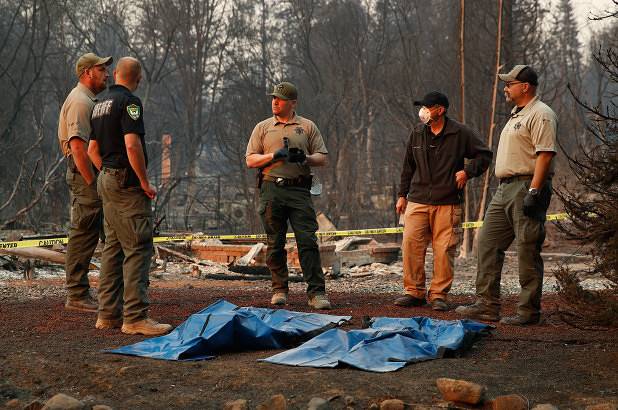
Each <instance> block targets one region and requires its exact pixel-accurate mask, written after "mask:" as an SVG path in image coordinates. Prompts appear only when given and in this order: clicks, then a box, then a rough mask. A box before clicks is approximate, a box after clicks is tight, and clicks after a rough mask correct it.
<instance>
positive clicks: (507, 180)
mask: <svg viewBox="0 0 618 410" xmlns="http://www.w3.org/2000/svg"><path fill="white" fill-rule="evenodd" d="M530 179H532V175H513V176H512V177H506V178H500V185H502V184H510V183H511V182H515V181H528V180H530Z"/></svg>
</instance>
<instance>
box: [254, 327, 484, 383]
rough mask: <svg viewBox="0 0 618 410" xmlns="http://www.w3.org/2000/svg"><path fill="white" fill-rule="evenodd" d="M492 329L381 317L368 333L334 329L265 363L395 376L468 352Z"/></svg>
mask: <svg viewBox="0 0 618 410" xmlns="http://www.w3.org/2000/svg"><path fill="white" fill-rule="evenodd" d="M490 328H491V326H489V325H485V324H482V323H477V322H473V321H469V320H454V321H450V320H437V319H431V318H427V317H412V318H406V319H399V318H388V317H380V318H375V319H373V320H372V323H371V326H370V328H368V329H363V330H351V331H348V332H346V331H344V330H341V329H331V330H329V331H327V332H324V333H322V334H321V335H319V336H316V337H314V338H313V339H311V340H309V341H308V342H306V343H304V344H302V345H301V346H299V347H297V348H295V349H291V350H288V351H285V352H282V353H279V354H277V355H274V356H272V357H269V358H267V359H263V360H262V361H264V362H268V363H276V364H285V365H291V366H307V367H336V366H338V365H349V366H352V367H356V368H358V369H362V370H368V371H373V372H390V371H395V370H398V369H400V368H402V367H404V366H405V365H406V364H408V363H413V362H419V361H424V360H431V359H437V358H440V357H443V356H444V355H445V354H448V353H451V354H452V353H455V352H458V351H463V350H465V349H467V348H469V347H470V346H471V344H472V343H473V342H474V341H475V340H476V339H477V338H478V337H479V336H480V335H481V334H483V333H485V332H486V331H487V330H488V329H490Z"/></svg>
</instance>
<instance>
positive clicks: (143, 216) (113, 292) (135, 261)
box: [97, 168, 154, 323]
mask: <svg viewBox="0 0 618 410" xmlns="http://www.w3.org/2000/svg"><path fill="white" fill-rule="evenodd" d="M124 180H125V178H124V170H109V169H107V168H104V169H103V172H101V174H100V175H99V179H98V185H97V188H98V190H99V193H100V194H101V199H102V200H103V213H104V219H105V221H104V225H105V247H104V248H103V254H102V257H101V275H100V278H99V317H100V318H102V319H119V318H120V317H121V316H122V317H123V319H124V322H125V323H133V322H137V321H139V320H142V319H145V318H146V317H148V307H149V305H150V303H149V300H148V285H149V279H148V275H149V271H150V261H151V259H152V255H153V251H154V248H153V244H152V210H151V208H150V207H151V205H150V203H151V201H150V198H148V197H147V196H146V194H144V191H143V190H142V189H141V188H140V187H129V188H124V187H123V181H124Z"/></svg>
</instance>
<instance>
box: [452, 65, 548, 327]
mask: <svg viewBox="0 0 618 410" xmlns="http://www.w3.org/2000/svg"><path fill="white" fill-rule="evenodd" d="M499 76H500V79H501V80H502V81H504V82H505V86H504V94H505V96H506V99H507V101H512V102H513V103H514V104H515V107H514V108H513V110H512V111H511V117H510V118H509V120H508V122H507V123H506V125H505V126H504V129H503V130H502V133H501V135H500V142H499V144H498V152H497V154H496V177H497V178H498V180H499V182H500V185H499V186H498V189H497V190H496V193H495V194H494V197H493V198H492V200H491V203H490V204H489V208H488V209H487V214H486V216H485V220H484V222H483V227H482V228H481V231H480V235H479V243H478V273H477V278H476V296H477V300H476V303H475V304H473V305H471V306H460V307H459V308H457V310H456V312H458V313H460V314H462V315H463V316H466V317H469V318H474V319H481V320H490V321H497V320H498V319H500V276H501V272H502V265H503V263H504V252H505V251H506V249H507V248H508V247H509V246H510V244H511V243H512V242H513V240H515V241H516V243H517V257H518V262H519V283H520V285H521V293H520V295H519V304H518V306H517V314H516V315H515V316H511V317H505V318H502V320H501V321H500V322H501V323H504V324H510V325H519V326H523V325H530V324H536V323H538V322H539V320H540V316H541V292H542V289H543V259H542V258H541V247H542V245H543V241H544V240H545V219H546V214H547V208H548V207H549V202H550V199H551V190H552V187H551V179H552V176H553V173H554V164H553V157H554V155H555V154H556V129H557V118H556V114H555V113H554V112H553V111H552V109H551V108H549V107H548V106H547V105H546V104H544V103H543V102H541V101H540V100H539V99H538V97H537V96H536V87H537V85H538V79H537V74H536V72H535V71H534V70H533V69H532V68H531V67H529V66H526V65H517V66H515V67H514V68H513V70H511V71H510V72H509V73H507V74H500V75H499Z"/></svg>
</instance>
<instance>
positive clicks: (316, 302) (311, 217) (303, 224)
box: [245, 82, 331, 309]
mask: <svg viewBox="0 0 618 410" xmlns="http://www.w3.org/2000/svg"><path fill="white" fill-rule="evenodd" d="M269 95H270V96H271V97H272V100H271V109H272V112H273V116H272V117H270V118H267V119H265V120H264V121H261V122H260V123H258V124H257V125H256V126H255V128H254V129H253V132H252V133H251V137H250V138H249V143H248V144H247V151H246V154H245V159H246V162H247V166H248V167H249V168H260V170H261V172H262V175H263V183H261V185H260V207H259V210H258V212H259V214H260V218H261V219H262V225H263V226H264V230H265V231H266V236H267V242H268V249H267V256H266V264H267V265H268V268H269V270H270V272H271V275H272V288H273V295H272V298H271V301H270V303H271V304H273V305H285V304H286V303H287V300H288V290H289V289H288V267H287V252H286V250H285V242H286V232H287V230H288V221H289V223H290V225H291V226H292V230H293V231H294V236H295V238H296V245H297V247H298V255H299V259H300V266H301V268H302V271H303V277H304V279H305V282H307V296H308V299H309V306H311V307H312V308H314V309H330V308H331V304H330V301H329V300H328V298H327V296H326V286H325V281H324V272H323V271H322V263H321V260H320V250H319V247H318V243H317V236H316V234H315V233H316V231H317V230H318V223H317V221H316V216H315V210H314V209H313V202H312V201H311V194H310V191H309V190H310V188H311V178H312V177H311V167H317V166H324V165H325V164H326V156H327V154H328V150H327V149H326V145H325V144H324V140H323V139H322V134H321V133H320V130H319V129H318V127H317V126H316V125H315V124H314V123H313V121H311V120H309V119H307V118H304V117H301V116H300V115H298V114H296V102H297V98H298V91H297V89H296V87H295V86H294V84H292V83H289V82H283V83H280V84H277V85H275V86H274V88H273V92H272V93H270V94H269Z"/></svg>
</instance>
